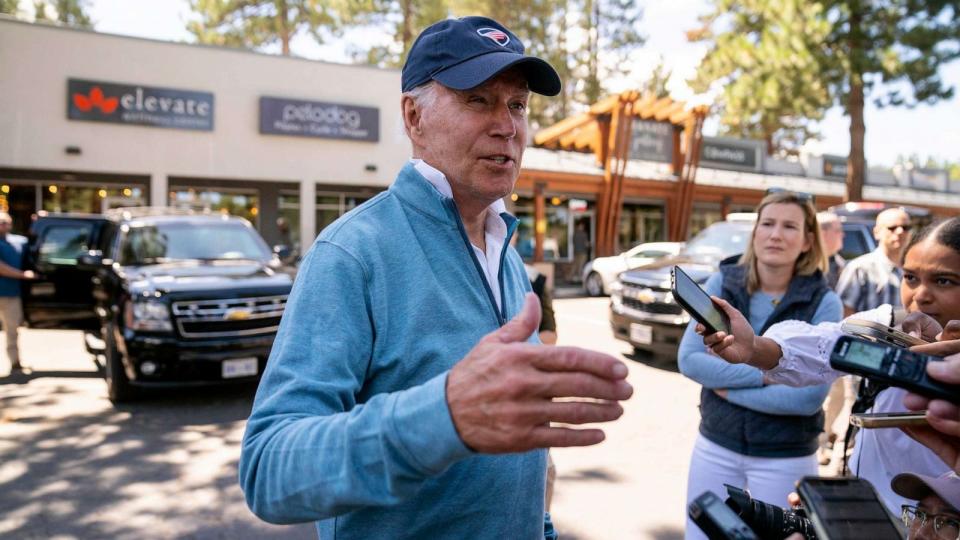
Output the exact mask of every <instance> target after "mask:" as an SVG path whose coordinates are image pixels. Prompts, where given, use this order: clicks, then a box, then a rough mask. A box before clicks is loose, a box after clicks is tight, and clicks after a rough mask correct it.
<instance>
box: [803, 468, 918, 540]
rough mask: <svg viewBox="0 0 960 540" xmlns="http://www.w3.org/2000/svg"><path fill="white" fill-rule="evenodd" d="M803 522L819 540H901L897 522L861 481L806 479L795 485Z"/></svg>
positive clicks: (875, 494)
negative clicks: (810, 525) (811, 524)
mask: <svg viewBox="0 0 960 540" xmlns="http://www.w3.org/2000/svg"><path fill="white" fill-rule="evenodd" d="M797 493H799V494H800V500H802V501H803V508H804V510H805V511H806V514H807V518H809V519H810V521H811V522H812V523H813V528H814V530H815V531H816V533H817V538H818V539H820V540H840V539H844V540H846V539H850V540H859V539H863V540H901V539H902V538H904V534H903V531H902V530H901V528H900V525H899V522H898V520H897V519H895V518H894V516H893V515H892V514H890V512H888V511H887V507H886V506H884V504H883V503H882V502H880V498H879V496H877V491H876V490H875V489H873V486H872V485H870V482H867V481H866V480H864V479H862V478H824V477H815V476H807V477H804V478H802V479H801V480H800V482H798V483H797Z"/></svg>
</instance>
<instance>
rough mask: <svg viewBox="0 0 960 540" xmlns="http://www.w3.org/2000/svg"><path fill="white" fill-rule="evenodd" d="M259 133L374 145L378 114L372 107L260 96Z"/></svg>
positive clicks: (377, 138)
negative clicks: (362, 142) (365, 142)
mask: <svg viewBox="0 0 960 540" xmlns="http://www.w3.org/2000/svg"><path fill="white" fill-rule="evenodd" d="M260 133H263V134H267V135H297V136H301V137H319V138H323V139H346V140H350V141H368V142H377V141H378V140H380V111H379V109H376V108H373V107H359V106H356V105H343V104H339V103H324V102H320V101H303V100H297V99H286V98H277V97H269V96H262V97H261V98H260Z"/></svg>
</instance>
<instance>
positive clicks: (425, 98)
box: [403, 81, 437, 109]
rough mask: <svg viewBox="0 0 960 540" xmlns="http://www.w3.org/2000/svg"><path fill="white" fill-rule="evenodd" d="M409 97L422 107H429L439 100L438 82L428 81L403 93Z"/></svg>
mask: <svg viewBox="0 0 960 540" xmlns="http://www.w3.org/2000/svg"><path fill="white" fill-rule="evenodd" d="M403 95H404V96H407V97H409V98H410V99H412V100H413V102H414V103H415V104H416V105H417V107H419V108H421V109H426V108H429V107H430V106H432V105H433V104H434V102H435V101H437V82H436V81H428V82H426V83H423V84H421V85H420V86H418V87H416V88H414V89H413V90H410V91H408V92H404V93H403Z"/></svg>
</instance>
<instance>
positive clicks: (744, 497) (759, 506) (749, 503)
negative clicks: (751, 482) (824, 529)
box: [724, 484, 817, 540]
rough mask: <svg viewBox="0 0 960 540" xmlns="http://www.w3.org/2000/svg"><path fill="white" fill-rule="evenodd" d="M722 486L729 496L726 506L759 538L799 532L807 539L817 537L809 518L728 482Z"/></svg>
mask: <svg viewBox="0 0 960 540" xmlns="http://www.w3.org/2000/svg"><path fill="white" fill-rule="evenodd" d="M724 487H726V488H727V494H728V495H729V496H730V497H729V498H728V499H727V501H726V504H727V506H729V507H730V508H731V509H732V510H733V511H734V512H735V513H736V514H737V515H738V516H740V519H742V520H743V521H744V522H745V523H746V524H747V525H749V526H750V528H751V529H753V531H754V532H755V533H757V536H759V537H760V538H786V537H788V536H790V535H791V534H793V533H800V534H802V535H803V537H804V538H806V539H807V540H815V539H816V538H817V534H816V533H815V532H814V530H813V524H812V523H811V522H810V520H809V519H807V518H805V517H803V516H801V515H799V514H798V513H796V512H791V511H789V510H785V509H783V508H781V507H779V506H775V505H772V504H767V503H765V502H762V501H758V500H755V499H753V498H752V497H751V496H750V493H749V492H747V491H744V490H742V489H737V488H735V487H733V486H731V485H729V484H724Z"/></svg>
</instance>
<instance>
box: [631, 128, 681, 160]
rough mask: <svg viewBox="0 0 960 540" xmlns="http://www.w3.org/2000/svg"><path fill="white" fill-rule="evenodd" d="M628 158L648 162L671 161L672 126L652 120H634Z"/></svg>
mask: <svg viewBox="0 0 960 540" xmlns="http://www.w3.org/2000/svg"><path fill="white" fill-rule="evenodd" d="M630 158H631V159H645V160H648V161H663V162H666V163H671V162H672V161H673V124H671V123H670V122H656V121H653V120H634V122H633V136H632V137H630Z"/></svg>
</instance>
